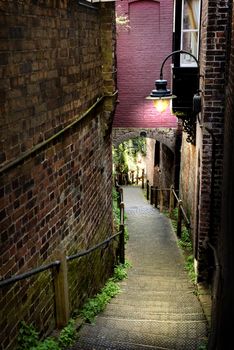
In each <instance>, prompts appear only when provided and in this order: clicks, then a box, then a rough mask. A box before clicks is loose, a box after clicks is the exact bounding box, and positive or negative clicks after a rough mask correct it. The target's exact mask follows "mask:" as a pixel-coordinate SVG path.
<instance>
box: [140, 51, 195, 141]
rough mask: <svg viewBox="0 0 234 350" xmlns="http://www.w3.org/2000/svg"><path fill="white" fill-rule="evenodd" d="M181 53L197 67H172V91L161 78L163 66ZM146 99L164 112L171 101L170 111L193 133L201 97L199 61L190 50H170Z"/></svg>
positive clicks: (186, 129) (192, 137) (188, 131)
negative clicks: (187, 56)
mask: <svg viewBox="0 0 234 350" xmlns="http://www.w3.org/2000/svg"><path fill="white" fill-rule="evenodd" d="M181 54H185V55H189V56H191V57H192V58H193V60H194V61H195V63H196V65H197V67H173V68H172V70H173V84H172V88H173V93H172V92H171V91H170V90H169V89H167V80H165V79H163V67H164V65H165V63H166V61H167V60H168V59H169V58H170V57H171V56H174V55H181ZM146 99H147V100H152V101H153V104H154V106H155V108H156V110H157V111H158V112H164V111H165V110H166V109H167V107H168V106H169V104H170V103H171V104H172V113H174V114H176V115H177V116H178V117H179V118H180V119H182V121H183V126H184V129H185V131H186V132H187V133H189V134H192V133H193V134H194V123H195V119H196V118H195V117H196V115H197V114H198V113H199V112H200V111H201V97H200V95H199V63H198V60H197V58H196V57H195V56H194V55H192V54H191V53H190V52H187V51H184V50H177V51H173V52H171V53H170V54H169V55H168V56H167V57H166V58H165V59H164V61H163V62H162V65H161V69H160V78H159V79H158V80H155V89H153V90H152V91H151V93H150V95H149V96H147V97H146ZM191 139H194V135H192V136H191ZM189 142H192V141H189Z"/></svg>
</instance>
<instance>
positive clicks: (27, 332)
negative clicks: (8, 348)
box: [18, 319, 76, 350]
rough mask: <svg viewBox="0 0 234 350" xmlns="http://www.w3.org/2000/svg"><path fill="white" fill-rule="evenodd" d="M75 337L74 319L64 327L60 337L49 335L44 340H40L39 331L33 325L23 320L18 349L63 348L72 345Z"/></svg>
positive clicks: (59, 349) (53, 349) (61, 349)
mask: <svg viewBox="0 0 234 350" xmlns="http://www.w3.org/2000/svg"><path fill="white" fill-rule="evenodd" d="M75 338H76V328H75V321H74V320H72V319H71V320H70V321H69V323H68V325H67V326H66V327H64V328H63V329H62V331H61V332H60V335H59V337H58V339H54V338H51V337H49V338H46V339H45V340H43V341H39V333H38V332H37V331H36V330H35V328H34V327H33V326H32V325H27V324H26V323H25V322H21V324H20V329H19V335H18V350H63V349H65V348H67V347H68V346H70V345H72V344H73V342H74V340H75Z"/></svg>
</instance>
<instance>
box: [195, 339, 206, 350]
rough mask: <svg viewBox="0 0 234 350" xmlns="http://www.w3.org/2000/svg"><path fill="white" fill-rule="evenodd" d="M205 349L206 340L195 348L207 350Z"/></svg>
mask: <svg viewBox="0 0 234 350" xmlns="http://www.w3.org/2000/svg"><path fill="white" fill-rule="evenodd" d="M207 349H208V344H207V341H204V343H202V344H200V345H199V346H198V348H197V350H207Z"/></svg>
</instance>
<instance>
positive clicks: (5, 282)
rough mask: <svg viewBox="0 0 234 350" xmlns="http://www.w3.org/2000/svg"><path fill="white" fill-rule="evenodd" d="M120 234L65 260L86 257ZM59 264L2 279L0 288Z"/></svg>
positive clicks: (57, 261)
mask: <svg viewBox="0 0 234 350" xmlns="http://www.w3.org/2000/svg"><path fill="white" fill-rule="evenodd" d="M121 233H122V231H119V232H117V233H115V234H114V235H112V236H111V237H109V238H107V239H105V240H104V241H102V242H101V243H98V244H96V245H95V246H94V247H92V248H89V249H87V250H85V251H81V252H78V253H76V254H74V255H70V256H67V257H66V260H67V261H71V260H74V259H76V258H80V257H82V256H85V255H88V254H89V253H91V252H93V251H94V250H96V249H98V248H100V247H101V246H104V245H105V244H108V243H109V242H110V241H112V240H113V239H115V238H116V237H117V236H119V235H120V234H121ZM60 263H61V262H60V260H56V261H54V262H51V263H49V264H47V265H43V266H39V267H36V268H34V269H32V270H29V271H27V272H24V273H21V274H19V275H16V276H12V277H10V278H7V279H3V280H1V281H0V288H1V287H5V286H7V285H9V284H12V283H15V282H17V281H21V280H23V279H26V278H28V277H31V276H33V275H36V274H38V273H41V272H43V271H46V270H49V269H51V268H53V267H56V266H59V265H60Z"/></svg>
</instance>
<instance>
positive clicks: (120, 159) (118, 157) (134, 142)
mask: <svg viewBox="0 0 234 350" xmlns="http://www.w3.org/2000/svg"><path fill="white" fill-rule="evenodd" d="M112 154H113V164H114V168H115V171H116V172H117V173H122V174H127V173H128V171H129V170H132V171H135V170H137V156H138V154H141V155H142V156H143V157H144V156H146V139H145V138H144V137H136V138H134V139H130V140H128V141H124V142H122V143H121V144H120V145H119V146H118V147H116V148H114V147H113V151H112Z"/></svg>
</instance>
